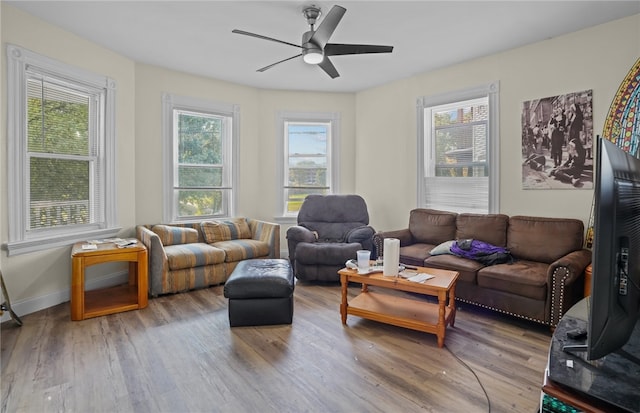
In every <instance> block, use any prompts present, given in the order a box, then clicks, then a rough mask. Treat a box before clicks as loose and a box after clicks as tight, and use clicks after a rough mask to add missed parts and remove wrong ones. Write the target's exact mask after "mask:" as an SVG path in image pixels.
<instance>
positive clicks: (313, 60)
mask: <svg viewBox="0 0 640 413" xmlns="http://www.w3.org/2000/svg"><path fill="white" fill-rule="evenodd" d="M323 59H324V55H323V54H322V51H321V50H320V49H310V50H306V51H303V52H302V60H304V62H305V63H308V64H310V65H317V64H318V63H320V62H322V60H323Z"/></svg>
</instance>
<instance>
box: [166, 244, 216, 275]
mask: <svg viewBox="0 0 640 413" xmlns="http://www.w3.org/2000/svg"><path fill="white" fill-rule="evenodd" d="M164 251H165V253H166V254H167V262H168V264H169V269H171V270H180V269H184V268H193V267H201V266H204V265H212V264H222V263H223V262H224V260H225V252H224V251H223V250H221V249H219V248H216V247H213V246H211V245H209V244H204V243H201V242H196V243H191V244H180V245H169V246H166V247H165V248H164Z"/></svg>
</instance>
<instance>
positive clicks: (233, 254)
mask: <svg viewBox="0 0 640 413" xmlns="http://www.w3.org/2000/svg"><path fill="white" fill-rule="evenodd" d="M211 245H213V246H215V247H217V248H220V249H221V250H224V252H225V253H226V254H227V256H226V258H225V261H226V262H234V261H241V260H246V259H250V258H262V257H266V256H268V255H269V252H270V250H269V244H267V243H266V242H263V241H258V240H255V239H236V240H231V241H220V242H216V243H214V244H211Z"/></svg>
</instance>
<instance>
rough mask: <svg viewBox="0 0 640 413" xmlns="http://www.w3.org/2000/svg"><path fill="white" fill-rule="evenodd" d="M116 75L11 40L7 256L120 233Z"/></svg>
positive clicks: (8, 73) (8, 53)
mask: <svg viewBox="0 0 640 413" xmlns="http://www.w3.org/2000/svg"><path fill="white" fill-rule="evenodd" d="M114 95H115V82H114V81H113V80H112V79H110V78H108V77H106V76H102V75H97V74H94V73H90V72H87V71H85V70H82V69H78V68H75V67H73V66H69V65H67V64H64V63H61V62H59V61H57V60H54V59H51V58H49V57H46V56H42V55H40V54H37V53H34V52H32V51H30V50H27V49H24V48H22V47H19V46H15V45H7V102H8V105H7V106H8V110H7V131H8V133H7V143H8V145H7V146H8V156H7V163H8V195H9V200H8V212H9V242H8V243H7V249H8V251H9V255H14V254H21V253H26V252H31V251H38V250H43V249H47V248H53V247H58V246H62V245H69V244H72V243H74V242H77V241H80V240H86V239H94V238H101V237H110V236H115V235H116V234H117V233H118V231H119V229H120V228H117V227H116V209H115V205H116V202H115V195H116V193H115V160H114V158H115V117H114V112H115V96H114Z"/></svg>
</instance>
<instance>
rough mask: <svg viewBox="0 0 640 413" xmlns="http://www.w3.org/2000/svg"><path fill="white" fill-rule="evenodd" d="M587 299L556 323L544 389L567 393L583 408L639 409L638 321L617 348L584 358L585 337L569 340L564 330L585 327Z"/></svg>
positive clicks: (639, 327) (609, 409)
mask: <svg viewBox="0 0 640 413" xmlns="http://www.w3.org/2000/svg"><path fill="white" fill-rule="evenodd" d="M588 299H589V298H585V299H583V300H581V301H580V302H578V303H577V304H576V305H575V306H573V307H572V308H571V309H570V310H569V311H568V312H567V313H566V314H565V316H564V317H563V318H562V320H560V322H559V323H558V325H557V326H556V329H555V331H554V333H553V337H552V339H551V348H550V349H549V362H548V366H547V374H546V375H545V385H544V387H543V391H544V392H545V393H547V394H550V395H552V396H554V397H557V394H552V393H554V392H559V391H562V392H564V393H566V394H570V395H571V397H569V398H568V400H570V402H571V403H572V404H573V405H575V404H580V403H581V404H580V406H581V407H582V410H586V411H605V412H609V411H616V412H618V411H619V412H640V386H638V377H640V321H639V322H638V323H637V324H636V327H635V330H634V331H633V334H632V335H631V338H630V339H629V341H628V342H627V344H625V345H624V346H623V347H622V348H621V349H620V350H619V351H617V352H614V353H611V354H609V355H607V356H605V357H603V358H601V359H598V360H587V358H586V344H585V341H584V338H581V339H580V340H572V339H570V338H568V337H567V331H570V330H573V329H578V328H586V326H587V321H586V320H587V314H588V313H587V306H588ZM545 388H547V389H551V390H550V391H547V390H545Z"/></svg>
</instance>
